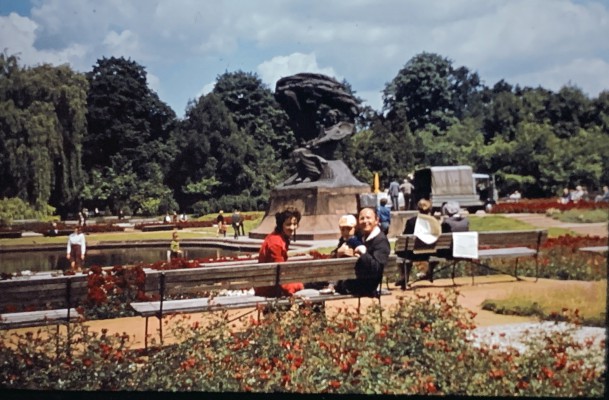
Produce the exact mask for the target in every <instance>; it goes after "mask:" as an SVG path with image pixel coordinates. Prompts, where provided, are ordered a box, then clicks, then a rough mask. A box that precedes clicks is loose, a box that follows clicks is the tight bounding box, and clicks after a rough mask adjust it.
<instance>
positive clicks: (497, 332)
mask: <svg viewBox="0 0 609 400" xmlns="http://www.w3.org/2000/svg"><path fill="white" fill-rule="evenodd" d="M569 327H571V328H572V329H574V331H573V333H572V335H573V338H574V339H576V340H577V342H578V343H582V344H584V343H585V342H586V341H587V340H592V341H593V345H592V348H595V349H598V350H599V352H600V353H602V351H601V348H600V346H599V344H600V342H601V341H604V340H605V338H606V333H607V331H606V329H605V328H594V327H587V326H584V327H579V328H574V327H572V326H570V325H568V324H566V323H564V322H559V323H555V322H547V321H546V322H530V323H520V324H506V325H494V326H485V327H480V328H476V329H474V330H473V331H472V334H471V338H472V339H473V343H474V345H478V346H479V345H480V344H481V343H487V344H489V345H498V346H499V347H500V348H504V349H505V348H507V347H510V346H511V347H514V348H516V349H518V350H519V351H520V352H524V351H525V350H526V349H527V345H526V344H525V343H526V342H527V341H529V340H531V338H534V337H536V336H538V335H543V334H549V333H550V332H558V331H565V330H567V329H569Z"/></svg>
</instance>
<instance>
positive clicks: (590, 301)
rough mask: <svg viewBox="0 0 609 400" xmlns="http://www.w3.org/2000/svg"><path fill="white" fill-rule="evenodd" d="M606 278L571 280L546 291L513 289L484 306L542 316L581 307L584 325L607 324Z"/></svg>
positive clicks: (547, 316) (555, 315)
mask: <svg viewBox="0 0 609 400" xmlns="http://www.w3.org/2000/svg"><path fill="white" fill-rule="evenodd" d="M606 295H607V280H606V279H605V280H601V281H591V282H582V281H572V282H570V284H569V285H568V286H566V285H557V286H555V287H547V288H546V289H545V290H543V291H540V290H536V291H530V292H521V291H518V290H517V289H516V288H515V289H512V291H511V292H509V293H508V295H507V296H506V297H502V298H500V299H492V298H491V299H486V300H484V302H483V303H482V308H483V309H485V310H490V311H493V312H495V313H498V314H508V315H526V316H531V315H536V316H539V317H540V318H541V319H544V320H547V319H556V317H557V316H558V317H559V318H561V317H566V315H565V314H566V313H568V311H566V310H569V311H570V312H573V311H575V310H578V313H579V316H580V318H581V319H582V321H583V323H584V325H591V326H599V327H603V326H605V313H606V304H607V297H606Z"/></svg>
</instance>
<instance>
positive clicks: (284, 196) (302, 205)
mask: <svg viewBox="0 0 609 400" xmlns="http://www.w3.org/2000/svg"><path fill="white" fill-rule="evenodd" d="M368 192H370V185H367V184H365V183H362V182H359V181H358V180H357V179H355V177H353V175H352V174H351V171H349V169H348V168H347V166H346V165H345V164H344V163H343V162H342V161H328V165H327V166H326V167H325V168H324V172H323V173H322V177H321V178H320V180H318V181H315V182H303V183H298V184H294V185H287V186H284V185H279V186H278V187H276V188H275V189H273V190H272V191H271V195H270V199H269V208H268V210H267V212H266V214H265V216H264V219H263V220H262V223H261V224H260V225H259V226H258V227H257V228H256V229H254V230H252V231H251V232H250V233H249V237H251V238H256V239H264V237H266V235H268V234H269V233H270V232H272V231H273V229H275V214H277V213H278V212H280V211H282V210H283V209H284V208H285V207H286V206H294V207H296V208H297V209H298V210H299V211H300V212H301V214H302V218H301V220H300V224H299V225H298V230H297V231H296V241H298V240H326V239H338V238H339V236H340V235H339V233H340V232H339V229H338V220H339V218H340V217H341V215H343V214H354V215H356V214H357V211H358V206H359V204H358V202H359V197H360V195H361V194H362V193H368Z"/></svg>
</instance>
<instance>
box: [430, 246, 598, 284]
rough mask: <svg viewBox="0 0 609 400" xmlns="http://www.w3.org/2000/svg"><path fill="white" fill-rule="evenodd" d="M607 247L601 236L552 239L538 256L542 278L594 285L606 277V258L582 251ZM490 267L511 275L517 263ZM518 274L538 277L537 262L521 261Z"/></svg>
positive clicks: (445, 273)
mask: <svg viewBox="0 0 609 400" xmlns="http://www.w3.org/2000/svg"><path fill="white" fill-rule="evenodd" d="M606 244H607V238H601V237H599V236H571V235H564V236H560V237H558V238H549V239H548V240H547V241H546V242H545V243H544V244H543V246H542V247H541V250H540V252H539V256H538V260H537V261H538V264H539V277H541V278H547V279H561V280H570V279H572V280H586V281H595V280H599V279H606V277H607V257H606V256H605V255H602V254H593V253H583V252H581V251H580V250H579V248H581V247H586V246H601V245H606ZM485 262H487V263H488V265H489V266H491V267H493V268H495V269H498V270H501V271H505V272H506V273H511V271H513V270H514V263H515V261H514V259H510V258H506V259H491V260H488V261H485ZM466 264H467V263H465V262H462V263H460V266H461V268H458V269H457V271H456V274H455V275H456V276H459V275H466V274H469V270H467V269H465V268H464V266H465V265H466ZM518 274H519V275H520V276H529V277H534V276H535V259H534V258H532V257H524V258H521V259H519V260H518ZM449 276H450V271H449V270H444V271H442V272H440V273H439V274H438V277H440V278H448V277H449Z"/></svg>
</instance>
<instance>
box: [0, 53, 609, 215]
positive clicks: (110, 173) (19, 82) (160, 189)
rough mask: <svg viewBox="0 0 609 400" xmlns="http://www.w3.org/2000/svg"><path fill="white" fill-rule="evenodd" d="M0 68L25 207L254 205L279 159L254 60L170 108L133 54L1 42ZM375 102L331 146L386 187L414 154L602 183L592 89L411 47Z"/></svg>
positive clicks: (533, 185)
mask: <svg viewBox="0 0 609 400" xmlns="http://www.w3.org/2000/svg"><path fill="white" fill-rule="evenodd" d="M0 67H1V68H0V176H2V180H0V196H6V197H19V198H21V199H22V200H23V201H25V202H27V203H29V204H30V205H32V206H33V207H34V208H36V209H42V208H43V207H44V205H45V204H50V205H52V206H53V207H55V208H57V209H58V211H59V212H60V213H61V214H66V213H67V212H74V211H75V210H76V209H77V208H78V207H81V206H83V205H85V206H87V207H88V208H89V209H93V208H94V207H98V208H99V209H102V210H106V209H108V210H110V212H112V213H116V212H117V211H118V210H119V209H122V210H123V211H124V212H125V213H126V214H132V213H136V214H141V215H154V214H158V213H165V212H166V211H186V212H193V211H194V212H197V213H200V214H201V213H206V212H209V211H217V210H218V209H220V208H222V209H232V208H235V207H237V208H241V209H244V210H246V209H249V210H256V209H258V210H259V209H264V208H265V206H266V205H267V202H268V194H269V191H270V190H271V189H272V188H273V187H274V186H275V185H277V184H278V183H280V182H281V181H282V180H284V179H285V178H286V177H287V176H289V175H290V174H291V173H292V172H293V170H292V169H291V168H292V167H291V166H290V165H291V164H290V160H289V158H290V153H291V151H292V150H293V149H294V148H295V146H296V145H297V143H296V142H297V138H295V137H294V133H293V132H292V130H291V129H290V124H289V121H288V119H287V118H288V117H287V114H286V113H285V112H284V110H282V109H281V107H280V106H279V105H278V103H277V102H276V100H275V98H274V96H273V92H272V91H271V90H270V89H269V88H268V87H266V86H265V85H264V84H263V83H262V81H261V80H260V78H259V77H258V76H257V75H256V74H255V73H249V72H243V71H237V72H225V73H224V74H221V75H219V76H218V78H217V80H216V84H215V87H214V89H213V91H212V92H211V93H209V94H207V95H204V96H201V97H200V98H198V99H195V100H193V101H192V102H191V103H190V105H189V107H188V109H187V112H186V115H185V118H184V119H183V120H179V119H177V118H176V115H175V113H174V112H173V110H171V109H170V108H169V107H168V106H167V105H166V104H165V103H163V102H162V101H161V100H160V99H159V97H158V96H157V94H156V93H155V92H154V91H152V90H151V89H150V88H149V86H148V82H147V79H146V71H145V68H144V67H143V66H141V65H139V64H137V63H136V62H135V61H131V60H127V59H124V58H115V57H111V58H102V59H100V60H98V61H97V63H96V64H95V65H94V66H93V68H92V70H91V71H90V72H88V73H86V74H79V73H76V72H74V71H72V70H71V69H70V67H68V66H65V65H64V66H59V67H51V66H49V65H43V66H39V67H33V68H22V67H20V66H19V65H18V58H17V57H15V56H8V55H5V54H2V55H0ZM342 85H343V86H344V88H345V90H347V91H349V92H351V93H353V91H352V89H351V87H350V85H349V83H348V82H347V81H343V83H342ZM383 104H384V107H383V110H382V112H376V111H374V110H371V109H370V108H369V107H363V108H362V110H361V114H360V115H359V116H358V117H357V126H358V129H359V132H358V133H357V134H355V135H353V136H352V137H350V138H348V139H346V140H344V141H343V143H341V144H340V146H339V149H338V152H339V155H340V156H341V157H342V159H343V160H345V162H346V163H347V165H348V166H349V167H350V168H351V170H352V172H353V173H354V175H355V176H356V177H357V178H359V179H360V180H361V181H363V182H370V183H371V182H372V177H373V175H374V173H379V174H380V177H381V186H382V187H386V186H387V185H388V183H389V182H390V181H391V180H393V179H399V180H401V179H403V178H404V177H405V176H406V175H407V174H408V173H410V172H412V171H413V170H414V169H416V168H419V167H423V166H429V165H456V164H467V165H471V166H472V167H473V168H474V170H476V171H478V172H488V173H493V174H495V177H496V183H497V187H498V189H499V194H500V196H502V197H503V196H506V195H508V194H509V193H511V192H512V191H513V190H515V189H518V190H520V192H521V193H522V194H523V196H524V197H526V198H537V197H552V196H555V195H557V194H558V193H559V192H560V191H561V190H562V188H564V187H570V188H573V187H574V186H576V185H584V186H586V187H587V188H588V190H589V191H590V193H591V194H594V193H596V192H598V191H599V190H600V187H601V185H602V184H607V182H609V157H606V155H607V154H609V140H608V139H609V137H608V136H609V92H608V91H603V92H601V93H600V94H599V95H598V96H597V97H596V98H590V97H589V96H587V95H585V94H584V93H583V92H582V90H581V89H579V88H577V87H574V86H569V85H566V86H564V87H563V88H561V89H560V90H558V91H557V92H553V91H551V90H547V89H544V88H541V87H538V88H531V87H519V86H513V85H511V84H510V83H508V82H505V81H504V80H500V81H499V82H497V83H495V84H494V85H492V86H486V85H485V84H484V83H483V80H482V79H481V77H479V76H478V74H477V73H475V72H472V71H470V69H469V68H468V67H465V66H455V65H453V62H452V61H451V60H449V59H448V58H445V57H443V56H441V55H438V54H434V53H427V52H423V53H420V54H418V55H415V56H414V57H413V58H412V59H410V60H408V61H407V62H406V64H405V65H404V67H403V68H402V69H400V70H399V71H398V72H397V74H396V76H395V77H394V78H393V79H391V80H389V82H388V83H387V84H386V87H385V88H384V90H383ZM319 113H320V115H319V117H320V118H322V117H323V115H324V113H330V111H329V109H328V107H327V105H323V104H322V105H320V110H319Z"/></svg>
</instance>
